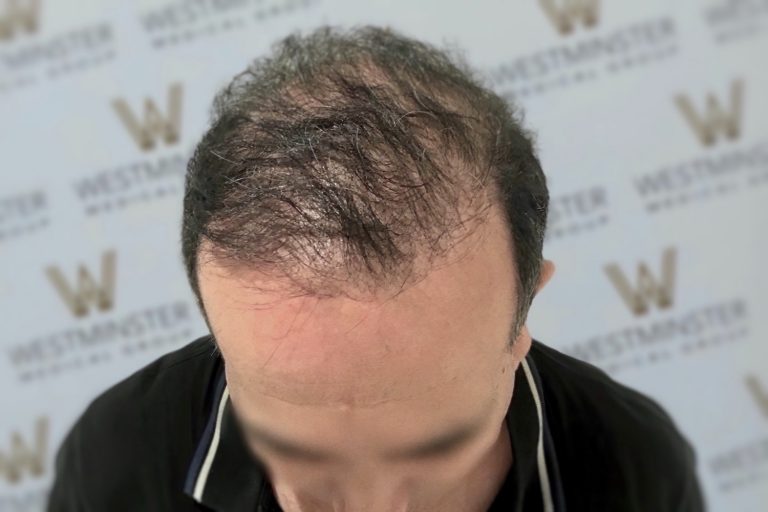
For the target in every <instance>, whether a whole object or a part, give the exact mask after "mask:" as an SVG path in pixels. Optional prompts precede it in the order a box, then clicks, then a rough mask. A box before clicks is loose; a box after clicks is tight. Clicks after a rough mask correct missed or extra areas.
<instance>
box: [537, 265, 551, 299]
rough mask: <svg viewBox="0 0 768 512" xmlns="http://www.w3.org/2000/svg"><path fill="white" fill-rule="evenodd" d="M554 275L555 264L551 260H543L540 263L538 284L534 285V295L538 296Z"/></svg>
mask: <svg viewBox="0 0 768 512" xmlns="http://www.w3.org/2000/svg"><path fill="white" fill-rule="evenodd" d="M554 273H555V264H554V263H553V262H552V260H544V261H542V262H541V272H540V274H539V283H538V284H537V285H536V293H537V294H538V293H539V292H540V291H541V289H542V288H544V285H546V284H547V283H548V282H549V280H550V279H552V275H553V274H554Z"/></svg>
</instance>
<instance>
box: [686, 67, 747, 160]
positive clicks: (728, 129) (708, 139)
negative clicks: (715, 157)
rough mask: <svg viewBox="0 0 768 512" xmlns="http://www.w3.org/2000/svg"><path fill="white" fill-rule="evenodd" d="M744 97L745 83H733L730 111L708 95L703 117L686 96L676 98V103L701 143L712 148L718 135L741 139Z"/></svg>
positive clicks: (741, 81)
mask: <svg viewBox="0 0 768 512" xmlns="http://www.w3.org/2000/svg"><path fill="white" fill-rule="evenodd" d="M743 97H744V81H743V80H735V81H734V82H733V83H731V97H730V105H729V106H728V110H725V109H724V108H723V107H722V106H721V105H720V102H719V101H718V99H717V98H716V97H715V96H714V95H713V94H708V95H707V106H706V111H705V112H704V113H703V115H702V114H701V113H699V112H697V111H696V108H695V107H694V106H693V104H692V102H691V100H690V99H688V97H687V96H686V95H684V94H678V95H677V96H676V97H675V103H676V104H677V107H678V108H679V109H680V111H681V112H682V113H683V116H684V117H685V119H686V121H688V124H689V125H690V126H691V128H693V131H694V133H695V134H696V136H697V137H698V138H699V141H701V143H702V144H703V145H705V146H711V145H713V144H714V143H715V141H716V140H717V134H718V133H723V134H725V136H726V137H728V138H729V139H736V138H738V137H739V134H740V131H741V110H742V100H743Z"/></svg>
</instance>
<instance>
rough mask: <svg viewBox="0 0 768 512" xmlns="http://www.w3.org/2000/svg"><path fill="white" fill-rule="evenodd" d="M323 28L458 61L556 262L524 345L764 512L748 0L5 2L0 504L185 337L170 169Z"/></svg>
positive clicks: (765, 431)
mask: <svg viewBox="0 0 768 512" xmlns="http://www.w3.org/2000/svg"><path fill="white" fill-rule="evenodd" d="M320 23H331V24H340V25H351V24H358V23H376V24H389V25H391V26H393V27H395V28H397V29H399V30H401V31H402V32H404V33H406V34H408V35H411V36H414V37H417V38H420V39H424V40H427V41H430V42H433V43H436V44H438V45H443V44H447V45H451V46H458V47H460V48H462V49H463V50H464V51H465V54H466V57H467V59H468V60H469V62H470V63H471V64H472V65H474V66H475V67H476V68H477V69H478V71H480V72H481V74H482V76H484V77H486V78H487V80H488V83H489V84H490V85H491V86H492V87H493V88H494V89H495V90H497V91H499V92H500V93H501V94H503V95H505V97H508V98H509V99H511V100H512V101H514V102H516V103H518V104H519V105H520V106H521V107H522V108H523V109H524V111H525V113H526V117H525V120H526V124H527V125H528V126H529V127H531V128H533V129H534V130H535V131H536V132H537V133H538V147H539V149H540V156H541V159H542V164H543V166H544V169H545V172H546V174H547V176H548V180H549V184H550V192H551V195H552V202H551V221H550V226H549V234H548V238H547V241H546V244H545V256H546V257H547V258H549V259H552V260H554V262H555V263H556V265H557V271H556V273H555V277H554V278H553V280H552V281H551V282H550V284H549V285H548V286H547V287H546V288H545V289H544V290H543V291H542V293H541V295H540V296H539V297H538V298H537V299H536V301H535V302H534V306H533V309H532V311H531V316H530V320H529V323H528V325H529V328H530V330H531V333H532V335H533V336H534V337H535V338H537V339H539V340H541V341H543V342H544V343H547V344H549V345H551V346H554V347H555V348H558V349H560V350H562V351H564V352H567V353H569V354H572V355H575V356H577V357H580V358H582V359H584V360H587V361H589V362H592V363H593V364H596V365H598V366H600V367H601V368H603V369H605V370H606V371H608V372H609V373H610V374H611V375H612V376H614V377H615V378H616V379H618V380H619V381H621V382H625V383H627V384H629V385H632V386H634V387H635V388H637V389H639V390H641V391H644V392H646V393H648V394H649V395H651V396H653V397H654V398H655V399H657V400H658V401H659V402H660V403H662V404H663V405H664V406H665V407H666V408H667V410H668V411H669V412H670V413H671V414H672V415H673V417H674V419H675V421H676V422H677V423H678V425H679V426H680V428H681V430H682V431H683V432H684V433H685V434H686V435H687V436H688V437H689V438H690V439H691V441H692V442H693V443H694V444H695V446H696V448H697V452H698V457H699V474H700V477H701V480H702V482H703V484H704V488H705V492H706V498H707V501H708V503H709V508H710V510H713V511H724V512H732V511H745V512H746V511H750V512H765V511H766V510H768V368H767V366H768V363H767V362H766V361H767V356H768V348H766V343H765V340H766V339H767V338H768V320H767V319H766V317H768V307H766V306H768V293H766V289H768V277H767V276H768V274H767V273H766V268H765V265H764V264H763V261H764V260H765V258H766V257H768V242H767V241H766V237H765V235H766V228H767V226H768V208H766V207H765V206H764V205H763V204H762V203H764V202H765V201H766V200H768V1H765V0H674V1H670V0H645V1H642V2H639V1H632V0H603V1H602V2H599V1H597V0H507V1H505V2H502V1H499V0H475V1H473V2H459V1H451V2H448V1H445V0H443V1H438V0H430V1H426V0H425V1H420V2H413V1H407V0H396V1H395V0H390V1H383V0H378V1H371V0H366V1H364V2H363V1H359V0H358V1H355V0H279V1H278V0H171V1H167V0H166V1H151V2H150V1H135V2H124V1H123V2H121V1H118V0H111V1H105V0H78V1H74V0H71V1H56V2H54V1H51V0H47V1H46V0H38V1H35V0H15V1H12V0H0V159H1V160H0V315H1V318H2V321H3V333H2V335H0V389H1V390H2V394H0V411H2V412H1V413H0V512H2V511H14V512H15V511H36V510H42V508H43V505H44V501H45V495H46V493H47V490H48V488H49V486H50V484H51V481H52V477H53V473H52V461H53V455H54V453H55V449H56V447H57V446H58V444H59V442H60V441H61V439H62V437H63V435H64V434H65V433H66V432H67V430H68V428H69V427H70V426H71V424H72V422H73V421H74V420H75V419H76V418H77V416H78V415H79V414H80V413H81V412H82V410H83V408H84V407H85V406H86V405H87V404H88V402H89V401H90V400H91V399H93V398H94V397H95V396H96V395H97V394H98V393H100V392H101V391H102V390H104V389H105V388H107V387H108V386H109V385H111V384H112V383H114V382H116V381H118V380H120V379H122V378H123V377H125V376H127V375H128V374H130V373H131V372H133V371H134V370H136V369H138V368H140V367H141V366H143V365H145V364H146V363H148V362H150V361H151V360H154V359H155V358H157V357H159V356H160V355H161V354H163V353H165V352H167V351H170V350H172V349H175V348H178V347H180V346H182V345H183V344H185V343H187V342H189V341H191V340H192V339H194V338H196V337H198V336H200V335H202V334H205V332H206V329H205V324H204V322H203V321H202V319H201V317H200V316H199V314H198V312H197V311H196V309H195V305H194V301H193V298H192V294H191V291H190V290H189V288H188V284H187V282H186V279H185V276H184V272H183V268H182V264H181V257H180V254H179V224H180V214H181V193H182V185H183V174H184V169H185V165H186V161H187V158H188V157H189V154H190V151H191V149H192V147H193V146H194V144H195V143H196V141H197V139H198V138H199V137H200V135H201V134H202V133H203V131H204V130H205V128H206V127H207V119H208V118H207V115H208V109H209V106H210V102H211V99H212V97H213V95H214V93H215V92H216V91H217V90H218V89H219V88H220V87H222V86H223V85H225V84H226V83H227V82H228V81H229V79H230V78H231V77H232V76H233V75H234V74H236V73H237V72H239V71H240V70H242V69H243V68H244V67H245V65H246V64H247V62H248V61H249V60H250V59H252V58H254V57H256V56H258V55H260V54H263V53H264V52H266V51H267V50H268V48H269V45H270V44H271V43H272V42H273V41H275V40H276V39H278V38H280V37H283V36H284V35H286V34H287V33H289V32H291V31H293V30H295V29H302V30H309V29H312V28H314V27H316V26H317V25H318V24H320ZM588 464H589V461H585V465H588Z"/></svg>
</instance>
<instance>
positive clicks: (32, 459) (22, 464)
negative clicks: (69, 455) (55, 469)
mask: <svg viewBox="0 0 768 512" xmlns="http://www.w3.org/2000/svg"><path fill="white" fill-rule="evenodd" d="M34 443H35V444H34V446H29V445H28V444H27V443H26V442H25V440H24V438H22V437H21V434H19V433H18V432H13V433H11V448H10V451H8V452H7V453H5V452H2V451H0V475H2V476H3V477H4V478H5V480H6V481H8V482H9V483H12V484H13V483H16V482H18V481H19V480H21V475H22V474H23V473H24V471H25V470H26V471H28V472H29V473H30V474H31V475H32V476H41V475H42V474H43V473H44V472H45V459H46V453H47V451H48V418H46V417H41V418H38V420H37V424H36V425H35V440H34Z"/></svg>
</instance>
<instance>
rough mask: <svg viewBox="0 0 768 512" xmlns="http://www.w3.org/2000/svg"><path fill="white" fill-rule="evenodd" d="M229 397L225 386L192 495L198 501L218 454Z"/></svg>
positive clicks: (200, 498)
mask: <svg viewBox="0 0 768 512" xmlns="http://www.w3.org/2000/svg"><path fill="white" fill-rule="evenodd" d="M228 398H229V388H228V387H227V386H224V391H223V392H222V393H221V399H220V400H219V408H218V411H217V412H216V427H215V428H214V430H213V437H212V438H211V444H210V445H209V446H208V451H207V452H206V454H205V460H204V461H203V465H202V466H201V467H200V472H199V473H198V474H197V480H196V481H195V488H194V491H193V493H192V497H193V498H194V499H195V500H196V501H198V502H200V501H201V500H202V499H203V491H205V484H206V482H207V481H208V474H209V473H210V472H211V466H212V465H213V458H214V457H215V456H216V450H217V449H218V447H219V439H220V438H221V418H222V417H223V416H224V406H225V405H226V404H227V399H228Z"/></svg>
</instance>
